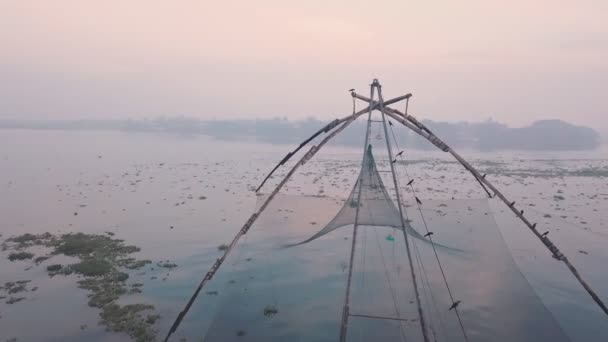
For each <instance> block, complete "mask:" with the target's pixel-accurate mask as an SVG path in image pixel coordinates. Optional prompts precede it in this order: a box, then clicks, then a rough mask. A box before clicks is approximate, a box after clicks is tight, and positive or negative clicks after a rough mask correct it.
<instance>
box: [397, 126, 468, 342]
mask: <svg viewBox="0 0 608 342" xmlns="http://www.w3.org/2000/svg"><path fill="white" fill-rule="evenodd" d="M389 126H390V128H391V135H392V137H393V140H394V142H395V146H396V147H397V149H398V150H399V145H398V143H397V138H396V136H395V131H394V130H393V125H389ZM391 158H392V156H391ZM398 158H399V160H400V161H402V162H403V163H402V164H403V169H404V170H405V176H406V177H407V178H408V179H410V180H411V178H410V176H409V173H408V171H407V165H406V163H405V158H404V157H403V154H401V155H399V156H398ZM408 184H409V187H410V189H411V190H412V194H413V195H414V198H415V199H416V201H415V202H416V207H417V208H418V212H419V213H420V218H421V219H422V223H423V225H424V229H425V230H426V233H427V235H428V239H429V241H430V242H431V247H432V248H433V254H435V259H436V260H437V265H438V266H439V270H440V271H441V277H442V278H443V282H444V284H445V287H446V289H447V291H448V295H449V296H450V301H451V302H452V306H451V307H450V310H452V309H454V313H455V314H456V317H457V318H458V324H459V325H460V330H461V331H462V335H463V336H464V339H465V341H467V342H468V341H469V338H468V336H467V333H466V330H465V328H464V324H463V323H462V318H461V317H460V312H459V311H458V304H459V303H460V302H459V301H454V295H453V294H452V289H451V288H450V285H449V283H448V280H447V277H446V275H445V272H444V270H443V266H442V265H441V261H440V259H439V254H438V253H437V248H436V247H435V243H434V242H433V236H432V234H431V231H430V230H429V227H428V225H427V223H426V219H425V217H424V213H423V212H422V209H421V207H420V200H418V196H416V190H415V189H414V184H413V182H412V181H410V182H408ZM397 191H399V190H397Z"/></svg>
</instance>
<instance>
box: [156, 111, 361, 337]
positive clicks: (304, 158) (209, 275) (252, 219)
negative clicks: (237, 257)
mask: <svg viewBox="0 0 608 342" xmlns="http://www.w3.org/2000/svg"><path fill="white" fill-rule="evenodd" d="M370 110H371V108H370ZM362 114H364V112H361V113H353V114H352V115H351V116H350V117H347V118H346V120H344V122H343V123H342V126H340V127H338V128H336V129H335V130H334V131H333V132H331V134H329V135H328V136H327V137H325V139H323V140H322V141H321V142H320V143H319V144H318V145H313V146H312V147H311V148H310V150H308V152H306V154H305V155H304V156H302V158H301V159H300V160H299V161H298V162H297V163H296V164H295V165H294V166H293V168H292V169H291V170H289V172H288V173H287V175H286V176H285V177H284V178H283V180H281V182H280V183H279V184H278V185H277V187H276V188H275V189H274V190H273V191H272V192H271V193H270V195H268V197H267V198H266V200H265V201H264V203H263V204H262V205H261V206H260V207H259V208H258V210H257V211H256V212H255V213H253V214H252V215H251V217H249V219H248V220H247V222H245V224H244V225H243V227H242V228H241V230H239V232H238V233H237V234H236V236H235V237H234V238H233V239H232V242H230V245H228V248H226V251H224V254H223V255H222V256H221V257H220V258H219V259H217V260H216V261H215V263H213V265H212V266H211V269H210V270H209V271H208V272H207V274H206V275H205V277H204V278H203V279H202V280H201V282H200V283H199V285H198V287H197V288H196V290H195V291H194V294H193V295H192V297H191V298H190V300H189V301H188V303H187V304H186V306H185V307H184V309H183V310H182V311H181V312H180V313H179V315H178V316H177V318H176V319H175V322H173V325H172V326H171V329H169V332H168V333H167V336H166V337H165V340H164V341H165V342H167V341H168V340H169V337H171V334H173V333H174V332H175V331H176V330H177V327H178V326H179V325H180V323H181V321H182V320H183V319H184V317H185V316H186V314H187V313H188V311H189V310H190V307H191V306H192V304H193V303H194V300H195V299H196V297H197V296H198V294H199V293H200V292H201V290H202V289H203V287H204V286H205V284H206V283H207V282H208V281H209V280H211V278H213V276H214V275H215V273H216V272H217V270H218V269H219V268H220V266H222V263H223V262H224V260H226V258H227V257H228V254H230V252H231V251H232V249H233V248H234V246H236V244H237V242H238V240H239V239H240V238H241V237H242V236H243V235H245V234H246V233H247V231H248V230H249V228H251V226H252V225H253V223H254V222H255V220H257V218H258V217H259V216H260V214H261V213H262V212H263V211H264V209H266V207H267V206H268V204H270V201H272V200H273V199H274V197H275V196H276V195H277V194H278V193H279V191H280V190H281V188H283V186H284V185H285V184H286V183H287V181H289V179H290V178H291V176H292V175H293V174H294V173H295V172H296V170H297V169H298V168H299V167H300V166H301V165H304V164H305V163H306V162H307V161H308V160H309V159H310V158H312V157H313V156H314V155H315V154H316V153H317V152H318V151H319V150H320V149H321V147H323V145H325V144H326V143H327V142H328V141H329V140H331V139H332V138H333V137H335V136H336V135H337V134H338V133H340V132H342V131H343V130H344V129H345V128H346V127H347V126H348V125H350V124H351V123H352V122H353V121H355V120H356V119H357V118H358V117H359V116H360V115H362Z"/></svg>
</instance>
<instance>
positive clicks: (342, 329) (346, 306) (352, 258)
mask: <svg viewBox="0 0 608 342" xmlns="http://www.w3.org/2000/svg"><path fill="white" fill-rule="evenodd" d="M370 97H371V98H372V99H373V98H374V84H372V85H371V89H370ZM373 110H374V106H372V105H370V106H369V114H368V115H367V125H366V127H365V142H364V144H363V160H362V161H361V171H363V168H364V167H365V165H366V162H367V159H368V158H367V144H368V140H369V130H370V126H371V123H372V111H373ZM362 183H363V182H361V173H359V178H358V179H357V184H356V186H358V187H359V190H358V194H357V209H356V210H355V224H354V225H353V237H352V243H351V248H350V264H349V266H348V280H347V283H346V295H345V298H344V307H343V308H342V323H341V324H340V342H345V341H346V332H347V330H348V317H349V315H350V310H349V302H350V285H351V282H352V279H353V265H354V263H355V244H356V242H357V228H358V226H359V208H360V205H361V184H362Z"/></svg>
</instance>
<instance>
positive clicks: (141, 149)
mask: <svg viewBox="0 0 608 342" xmlns="http://www.w3.org/2000/svg"><path fill="white" fill-rule="evenodd" d="M291 148H293V147H292V146H270V145H263V144H257V143H232V142H218V141H212V140H209V139H206V138H204V137H192V136H171V135H158V134H134V133H120V132H62V131H26V130H14V131H13V130H3V131H0V191H1V196H0V217H2V220H0V233H1V234H2V236H1V237H0V239H2V240H4V239H6V238H8V237H10V236H13V235H17V234H23V233H26V232H27V233H41V232H46V231H48V232H51V233H54V234H55V233H65V232H87V233H100V234H101V233H104V232H107V231H110V232H113V233H115V234H116V235H115V236H116V237H118V238H121V239H125V240H126V241H127V242H128V243H130V244H134V245H137V246H139V247H141V252H140V253H138V256H139V257H141V258H148V259H151V260H153V261H154V262H157V261H165V260H169V261H170V262H173V263H176V264H177V265H178V267H176V268H173V269H171V270H167V269H158V268H157V269H154V270H152V269H149V268H148V269H146V270H144V271H142V272H136V273H133V274H132V275H131V278H130V281H133V282H137V281H141V282H142V283H144V287H143V292H142V293H141V294H134V295H129V296H125V297H124V298H122V299H121V302H122V303H131V302H133V303H135V302H145V303H151V304H154V305H155V306H156V307H157V310H158V311H159V313H160V315H161V317H162V318H161V319H160V320H159V322H158V323H157V325H156V328H157V330H158V332H159V335H164V333H166V331H167V330H168V328H169V326H170V325H171V323H172V320H173V319H174V317H175V316H176V314H177V312H178V311H179V310H180V309H181V307H182V306H183V304H184V303H185V301H186V300H187V299H188V298H189V296H190V294H191V291H192V290H193V288H194V287H195V285H196V284H197V283H198V281H199V280H200V278H201V277H202V275H203V274H204V273H205V272H206V271H207V270H208V268H209V266H210V265H211V264H212V263H213V261H214V260H215V259H216V258H217V257H219V256H220V252H219V251H218V249H217V246H219V245H220V244H223V243H227V242H229V241H230V239H231V238H232V236H233V235H234V234H235V233H236V232H237V231H238V229H240V227H241V226H242V224H243V222H244V221H245V220H246V219H247V218H248V217H249V215H250V214H251V212H252V211H253V209H254V208H255V206H256V196H255V194H254V193H253V192H252V191H251V190H252V187H255V186H257V185H258V184H259V182H260V181H261V180H262V179H263V176H264V175H265V174H266V173H267V172H268V171H269V169H271V168H272V166H273V165H274V163H275V162H276V161H278V160H280V159H281V158H282V157H283V156H284V155H285V153H286V152H287V151H288V150H290V149H291ZM406 155H407V157H408V160H410V161H411V163H409V164H408V166H407V170H408V173H409V178H414V179H416V183H415V184H416V188H417V191H418V193H419V197H420V198H422V199H423V200H427V199H429V200H430V199H434V200H451V198H453V197H454V198H456V199H475V198H482V196H483V193H482V192H481V191H480V190H479V189H478V188H477V187H476V184H475V182H474V181H473V180H472V178H471V176H470V175H468V174H467V173H466V172H465V171H463V169H462V168H461V167H460V166H459V165H457V164H455V163H453V162H452V161H451V160H450V159H448V158H447V156H446V155H445V154H442V153H440V152H419V151H406ZM462 155H463V156H465V158H468V159H471V160H472V161H473V162H474V164H475V165H476V166H478V167H479V168H480V169H482V170H484V172H487V173H488V177H491V179H492V181H495V183H496V185H497V186H498V187H499V188H500V189H502V190H504V193H505V194H506V195H507V196H508V197H510V198H512V199H513V200H515V201H517V203H518V205H520V206H521V207H522V208H524V209H525V211H526V213H527V215H531V217H533V218H534V219H533V221H535V222H539V225H541V227H543V228H544V227H546V230H550V231H551V233H550V236H551V237H552V238H553V239H554V241H555V242H556V243H557V245H558V246H560V247H562V249H563V251H564V252H565V253H566V254H567V255H568V256H569V257H570V259H571V260H572V261H573V263H574V264H575V265H577V266H578V267H579V269H580V270H581V272H582V273H583V275H584V276H585V277H586V278H588V280H589V282H590V283H591V284H592V285H593V286H594V287H595V288H596V289H597V290H598V292H599V293H600V294H601V296H602V298H604V299H605V300H607V301H608V275H607V272H606V271H605V270H606V267H605V265H606V263H607V262H608V250H607V249H606V246H607V244H608V222H607V220H608V216H607V215H606V212H608V211H607V209H608V182H607V180H608V152H607V151H606V150H600V151H593V152H578V153H543V152H525V153H520V152H498V153H488V154H481V153H475V152H466V151H465V152H462ZM377 160H378V161H379V165H382V166H384V167H387V165H388V164H387V163H386V157H384V161H382V160H383V159H382V157H381V156H377ZM359 166H360V151H359V149H347V148H340V147H336V146H329V148H328V149H327V150H324V151H322V152H321V153H320V154H319V155H318V158H317V159H314V160H313V161H311V162H309V163H308V164H306V165H305V166H304V167H302V168H301V169H300V170H299V172H298V174H297V175H296V177H295V179H294V181H293V182H290V183H289V185H288V188H287V189H286V190H285V192H284V193H285V194H286V195H292V196H301V195H322V196H327V197H328V198H344V197H345V196H346V195H347V194H348V192H349V190H350V188H351V186H352V184H353V182H354V180H355V178H356V175H357V172H358V168H359ZM285 171H286V170H285V169H282V170H281V172H280V173H279V174H284V173H285ZM402 176H403V180H406V179H407V178H406V176H404V175H402ZM278 179H279V177H275V178H274V179H273V180H271V182H270V184H269V186H268V187H267V188H266V189H271V186H272V184H276V182H277V180H278ZM386 184H389V183H388V182H387V183H386ZM201 196H203V197H204V199H201ZM332 203H333V205H334V207H332V206H331V205H327V206H324V209H323V210H321V209H315V210H314V212H315V214H316V215H319V221H318V222H319V223H318V225H310V226H307V227H308V228H309V229H310V230H307V231H301V232H299V234H301V235H302V236H304V235H307V234H309V233H311V232H316V231H317V230H318V229H320V228H321V225H322V222H323V221H322V220H323V219H327V218H331V215H332V210H333V208H339V205H338V204H337V202H335V201H334V202H332ZM489 205H490V206H491V209H492V212H493V214H494V218H495V220H496V221H495V222H496V226H497V229H500V233H501V234H502V237H503V238H504V240H505V242H506V245H505V246H508V248H509V249H508V250H510V252H511V255H512V256H513V260H514V261H515V264H516V265H517V266H518V268H519V270H521V272H522V273H523V275H524V276H525V281H526V282H527V283H529V286H531V288H533V289H534V291H535V293H536V294H537V295H538V298H540V300H542V303H541V304H542V305H543V306H545V307H546V308H547V309H548V310H549V311H550V312H552V313H553V316H554V317H555V319H556V320H557V321H558V322H559V323H560V325H561V328H562V329H563V330H564V332H565V334H566V335H568V336H569V337H570V339H571V340H574V341H590V340H601V339H602V337H603V336H607V335H608V323H607V322H608V321H607V320H606V319H604V318H603V317H602V316H601V315H600V314H599V313H598V310H597V309H596V308H595V307H594V306H593V303H591V302H590V300H589V299H588V298H587V296H586V295H585V294H584V293H582V292H581V291H580V289H579V288H578V287H577V286H576V284H575V283H574V282H573V281H572V277H571V276H570V275H569V274H568V273H567V272H566V271H565V270H564V269H563V267H562V266H561V264H559V263H557V262H556V261H555V260H553V259H552V258H551V257H550V256H548V253H547V252H545V250H544V249H542V248H541V247H540V244H539V243H538V242H537V241H536V240H534V239H532V238H531V235H530V234H529V233H528V232H527V231H525V228H523V227H521V226H519V225H517V224H516V223H514V222H513V220H512V219H513V218H512V217H511V216H510V215H509V214H508V213H507V212H506V211H504V208H502V206H501V205H500V203H494V202H492V201H491V202H490V203H489ZM292 209H296V208H292ZM330 209H332V210H330ZM75 213H77V215H74V214H75ZM323 213H325V214H323ZM309 223H310V222H309ZM315 223H316V222H315ZM348 234H349V232H348V231H346V230H344V231H338V232H336V234H334V235H333V236H330V237H328V238H327V239H326V240H323V241H321V242H320V243H319V244H317V245H313V246H311V247H310V248H312V249H313V251H314V255H315V258H310V259H308V257H306V258H307V259H305V260H306V262H305V263H304V264H306V265H309V266H310V265H317V263H319V264H318V265H325V266H323V267H325V268H323V267H321V266H318V267H317V270H318V271H319V272H318V274H316V276H317V277H316V278H314V281H313V280H311V281H310V282H311V284H313V283H314V284H315V285H311V287H310V288H320V289H323V290H324V291H313V292H311V294H314V296H313V295H310V297H306V298H300V297H298V295H297V294H296V295H293V294H292V295H290V293H291V292H295V293H303V292H302V291H299V292H298V291H296V290H297V287H293V288H292V287H289V286H291V285H294V284H293V283H290V284H285V283H282V282H281V281H280V279H283V278H281V277H279V276H278V275H276V274H275V277H274V278H272V279H273V280H274V281H273V282H272V283H273V284H274V285H272V286H276V292H277V293H278V294H280V295H278V296H279V297H281V296H282V297H281V298H292V299H294V301H293V303H292V306H293V307H294V308H295V307H299V308H301V310H303V311H301V312H299V314H298V315H299V316H303V315H310V316H314V315H316V318H315V319H312V318H311V319H309V320H308V321H307V322H308V323H307V324H308V325H307V326H306V327H307V328H308V329H309V331H310V330H314V331H315V333H313V334H312V335H311V336H317V337H315V338H316V339H318V340H322V338H323V336H331V334H332V333H333V334H335V327H336V322H337V321H339V315H340V311H341V307H338V305H341V301H342V299H343V297H342V295H341V293H342V292H340V291H343V287H344V281H345V277H344V272H343V262H344V260H347V259H346V258H345V256H347V255H348V251H349V249H348V248H349V246H348V244H346V245H344V243H343V242H344V237H346V236H348ZM371 234H372V233H370V235H369V236H367V237H366V238H368V239H370V240H369V241H370V244H372V245H373V244H375V242H374V240H373V239H375V238H374V237H373V235H371ZM374 234H377V233H374ZM379 234H383V235H380V238H382V239H384V235H386V234H385V232H380V233H379ZM261 236H263V235H261ZM272 236H276V234H272ZM283 237H284V238H287V237H292V236H288V235H286V236H283ZM252 239H253V238H252ZM264 241H266V240H264ZM341 242H342V244H340V243H341ZM252 243H253V242H250V244H252ZM336 246H341V247H340V248H337V247H336ZM505 248H507V247H505ZM505 250H506V249H505ZM378 251H380V249H378ZM378 251H377V252H376V253H379V252H378ZM243 253H245V252H243ZM302 253H303V252H302ZM373 253H374V252H372V249H371V247H370V255H373ZM395 253H399V251H397V252H395ZM6 254H7V253H5V252H0V256H2V258H1V259H0V283H4V282H8V281H15V280H23V279H27V280H32V282H31V286H36V287H38V289H37V290H36V291H33V292H27V293H24V294H23V296H24V297H26V299H25V300H23V301H21V302H18V303H14V304H7V303H5V300H4V299H3V300H1V301H0V317H1V318H0V341H4V340H7V339H10V338H13V337H16V338H18V340H19V341H42V340H50V341H65V340H82V341H106V340H108V341H109V340H112V341H114V340H129V338H128V336H126V335H124V334H116V333H108V332H106V331H105V328H104V327H103V326H99V325H98V324H97V322H98V320H99V316H98V315H99V312H98V310H96V309H94V308H90V307H88V306H87V292H86V291H85V290H81V289H78V288H77V286H76V278H75V277H54V278H49V277H48V276H47V274H46V271H45V268H46V265H47V264H45V263H44V262H43V263H42V264H41V265H38V266H32V263H31V262H30V261H15V262H10V261H8V260H7V258H6ZM306 255H308V254H306ZM378 256H382V255H380V254H376V262H379V261H378V260H380V259H377V258H378ZM302 257H303V254H300V255H299V256H298V257H297V258H296V257H295V256H292V259H288V260H291V264H289V263H287V264H280V265H279V264H277V265H273V264H272V263H273V260H274V259H273V257H271V256H269V255H268V254H265V255H263V256H259V259H260V261H266V262H265V263H262V262H260V263H258V264H257V265H258V266H259V265H267V266H268V265H273V267H276V269H281V267H282V268H287V269H289V268H290V267H289V265H291V266H295V265H302V264H303V263H302V262H301V260H300V259H299V258H302ZM370 258H373V257H371V256H370ZM245 259H246V258H245ZM298 260H300V261H298ZM323 260H331V267H330V266H327V265H328V263H327V262H324V261H323ZM370 260H373V259H370ZM236 261H237V260H236V259H235V260H234V262H230V263H228V264H227V267H226V268H227V270H226V271H225V272H224V274H222V275H220V276H219V277H218V279H217V281H216V283H217V285H216V289H217V290H218V291H219V292H220V294H219V295H217V296H215V295H206V294H203V295H202V296H201V298H199V300H198V301H197V303H196V304H195V307H194V308H193V311H192V315H191V317H190V316H189V317H190V318H189V319H188V320H186V321H185V323H184V327H183V329H180V332H179V334H177V337H176V340H179V338H182V337H185V338H188V340H200V339H202V338H203V337H204V336H205V332H206V330H207V328H210V329H211V330H210V331H211V333H213V334H220V335H221V334H222V333H226V331H229V332H230V334H232V335H231V336H235V335H234V330H235V329H238V327H235V326H233V325H230V324H228V323H227V322H228V321H229V320H232V319H234V320H237V318H238V317H237V316H238V315H236V313H235V310H231V309H230V308H231V303H230V301H231V300H232V301H237V302H238V298H239V297H238V296H237V294H236V292H230V291H231V290H230V288H229V287H227V285H226V283H225V282H226V281H228V280H230V279H232V278H234V277H237V276H241V277H247V276H249V274H248V273H246V272H251V270H252V268H248V267H247V265H246V263H244V262H236ZM241 261H242V260H241ZM370 262H371V261H370ZM515 264H514V265H515ZM397 266H399V265H393V267H397ZM259 267H261V266H259ZM368 267H369V266H368ZM294 268H295V267H294ZM454 268H456V266H454ZM267 269H268V268H264V270H267ZM296 269H297V268H296ZM311 269H313V270H314V268H312V267H311ZM283 271H284V272H287V271H285V270H283ZM330 271H331V272H330ZM243 272H245V273H243ZM258 272H260V273H263V272H264V271H263V270H258ZM309 272H312V271H309ZM231 277H232V278H231ZM294 277H295V275H294ZM292 279H297V278H292ZM522 279H524V278H522ZM222 282H224V283H222ZM302 283H303V281H302V280H300V281H299V282H296V284H300V285H301V284H302ZM282 285H284V286H282ZM251 286H252V288H255V286H256V285H255V284H254V283H253V282H252V283H251ZM257 286H258V287H259V288H266V287H267V286H268V285H267V284H265V285H264V286H261V285H259V284H258V285H257ZM469 286H470V285H469ZM327 288H330V289H332V290H331V291H325V290H327ZM285 289H288V290H285ZM281 291H286V292H281ZM231 293H232V295H230V294H231ZM404 296H405V295H404ZM296 299H297V300H296ZM313 299H314V300H313ZM273 300H274V299H273ZM283 301H288V299H283ZM469 302H470V301H469ZM336 303H339V304H336ZM296 304H298V305H296ZM300 304H304V305H308V306H303V305H300ZM370 305H371V304H369V303H368V304H366V305H364V306H365V307H369V306H370ZM403 305H404V306H405V305H406V303H404V304H403ZM381 309H382V308H379V310H381ZM490 314H491V312H490V311H483V310H477V311H475V312H469V313H468V315H469V317H478V319H479V320H481V321H483V320H484V319H487V318H488V317H490V316H491V315H490ZM508 314H509V312H505V315H508ZM476 315H477V316H476ZM488 315H490V316H488ZM218 317H219V318H221V317H225V319H219V318H218ZM332 317H333V318H332ZM492 317H495V316H492ZM285 320H286V321H289V320H288V318H287V317H280V319H279V316H277V319H276V320H275V321H272V322H273V324H275V325H277V326H281V325H280V322H281V321H285ZM531 320H533V319H531ZM261 322H267V321H265V320H262V321H261ZM323 322H325V323H324V324H321V323H323ZM221 323H223V325H222V324H221ZM338 323H339V322H338ZM285 324H287V323H285ZM365 324H366V323H364V322H357V321H356V320H353V325H354V326H358V327H361V326H364V325H365ZM83 327H84V328H83ZM483 327H484V325H483V324H481V325H480V326H479V327H478V328H477V330H479V331H482V330H483V329H482V328H483ZM486 327H487V326H486ZM315 329H316V330H315ZM374 329H376V330H378V329H380V330H383V331H389V330H390V329H394V327H393V328H391V327H374V326H370V327H369V328H368V330H367V331H368V332H369V331H373V330H374ZM528 329H529V330H527V331H528V332H532V331H533V330H534V329H540V327H539V326H538V325H537V326H535V325H534V324H531V325H530V326H529V327H528ZM285 331H287V330H285ZM363 332H365V331H363ZM524 333H525V331H524ZM252 335H253V334H252V333H250V334H249V336H252ZM218 336H219V335H218ZM246 336H247V335H246ZM286 336H288V335H286ZM376 336H377V334H376ZM536 336H538V335H536ZM539 339H540V338H539ZM540 340H542V339H540ZM546 340H552V339H550V337H547V339H546Z"/></svg>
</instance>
